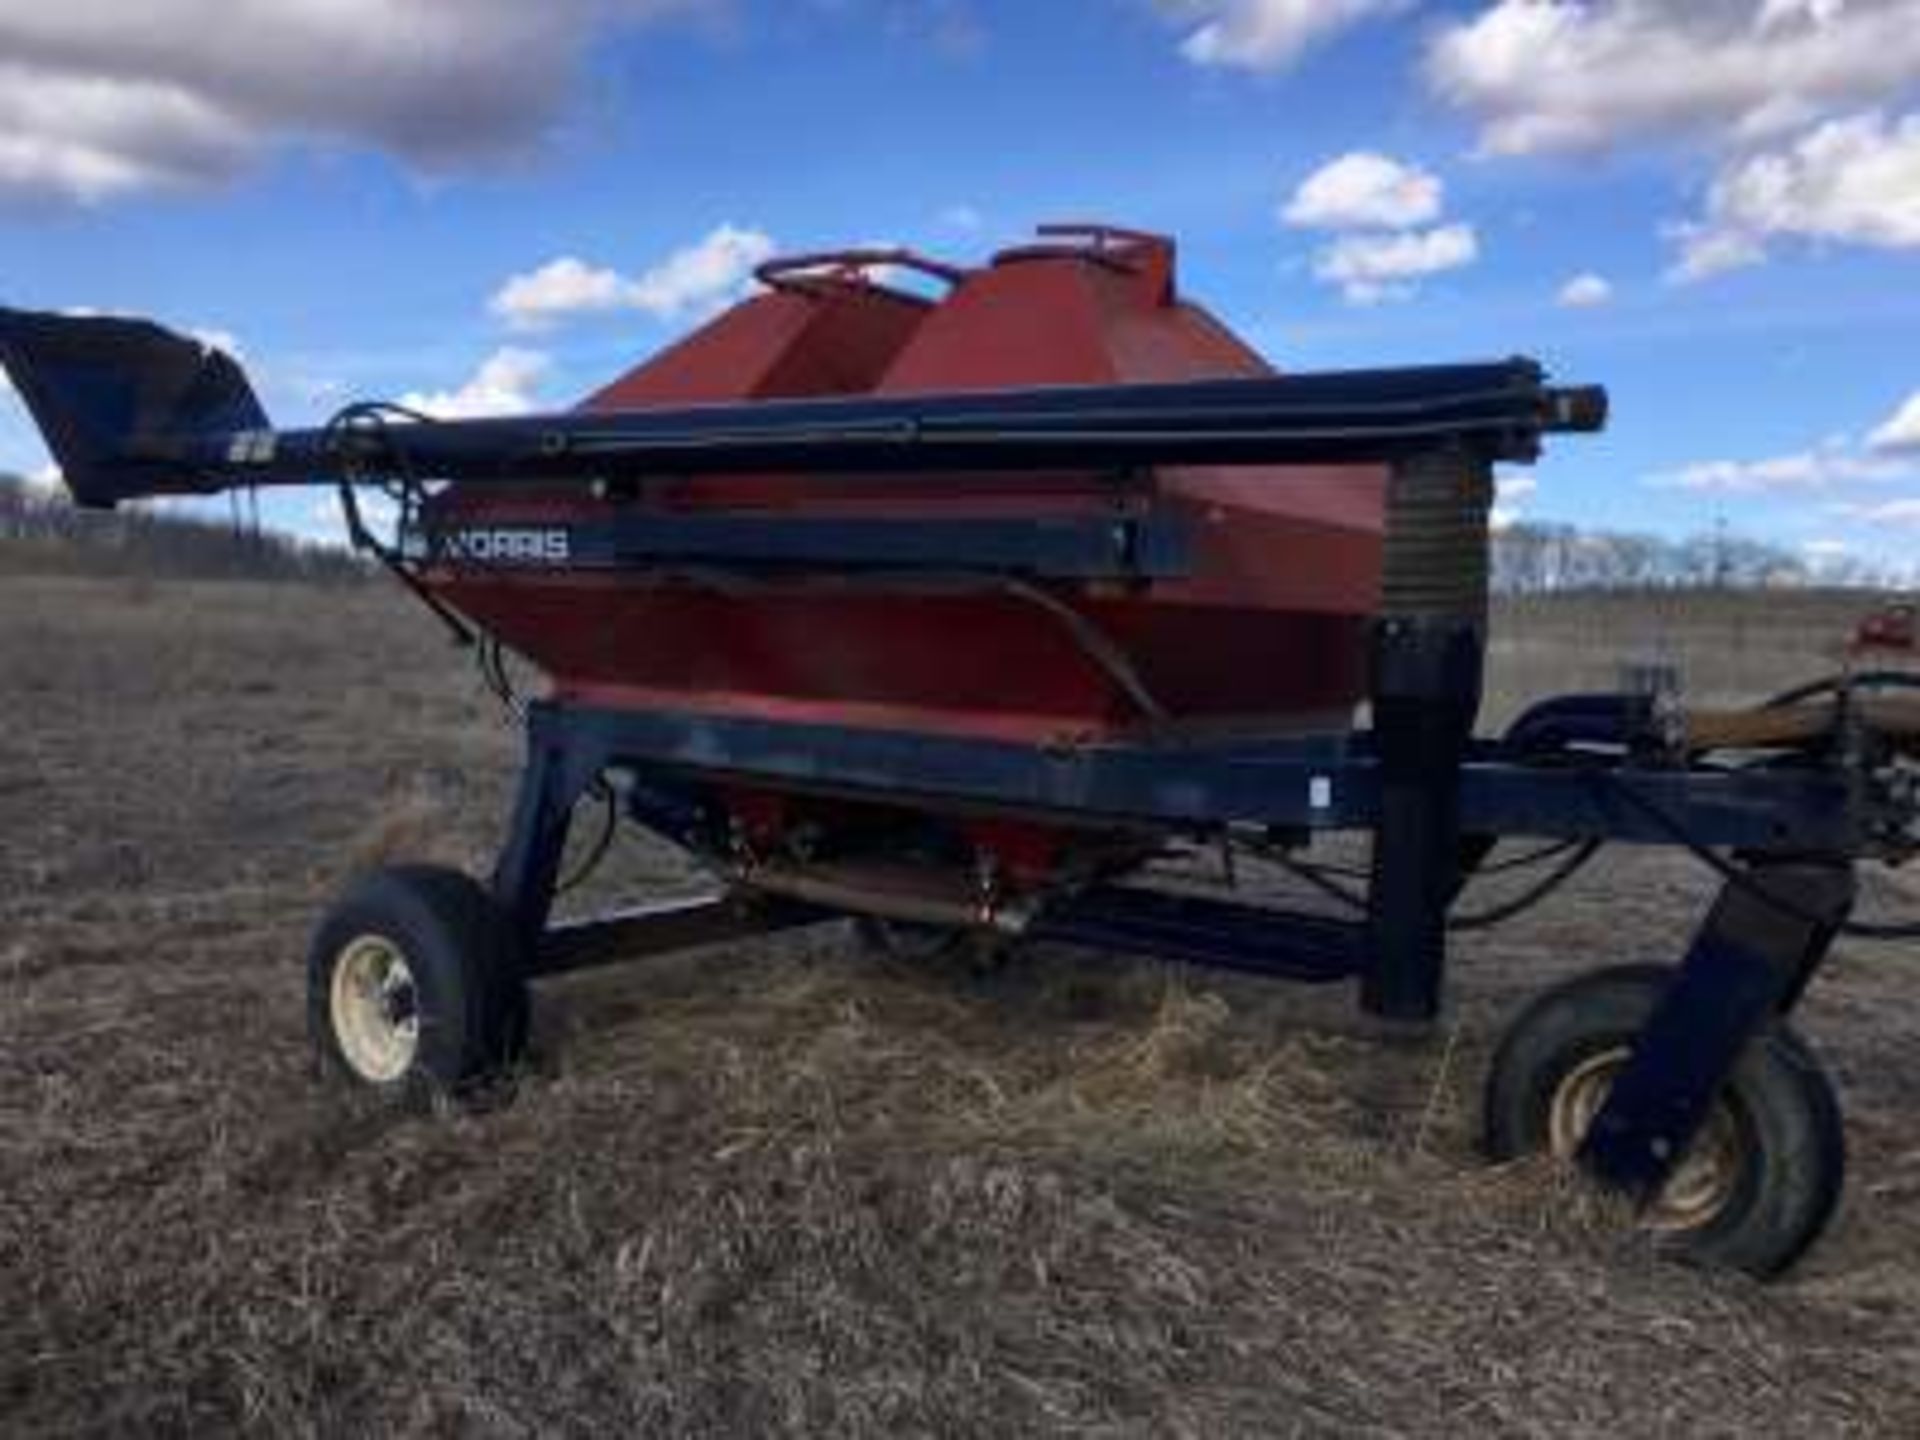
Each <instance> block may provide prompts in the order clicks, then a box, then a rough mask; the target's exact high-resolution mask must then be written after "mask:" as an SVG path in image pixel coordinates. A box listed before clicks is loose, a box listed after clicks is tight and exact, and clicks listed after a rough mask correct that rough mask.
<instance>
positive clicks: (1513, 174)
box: [0, 0, 1920, 565]
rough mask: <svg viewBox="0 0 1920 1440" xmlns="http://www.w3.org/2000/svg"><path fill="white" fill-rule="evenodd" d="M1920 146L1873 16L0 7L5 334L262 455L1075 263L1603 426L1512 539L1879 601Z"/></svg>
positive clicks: (1899, 6) (558, 6)
mask: <svg viewBox="0 0 1920 1440" xmlns="http://www.w3.org/2000/svg"><path fill="white" fill-rule="evenodd" d="M208 35H216V36H218V37H219V43H218V44H216V45H213V46H207V45H203V44H201V43H199V40H200V37H204V36H208ZM1917 104H1920V3H1916V0H1692V3H1687V4H1678V3H1660V0H1587V3H1579V0H1501V3H1491V4H1490V3H1440V0H1427V3H1418V0H1049V3H1046V4H1038V3H1032V0H1029V3H1025V4H1020V3H1013V0H784V3H775V0H554V3H551V4H546V5H540V6H533V5H525V4H521V3H519V0H466V3H463V4H462V5H459V6H455V5H448V4H444V3H435V0H277V3H275V4H270V5H269V4H260V5H235V4H231V3H224V0H89V3H84V4H74V5H69V6H65V7H48V6H46V5H45V4H44V3H43V0H0V277H4V278H3V279H0V300H4V301H5V302H6V303H10V304H15V305H27V306H44V307H49V308H62V307H91V308H97V309H104V310H125V311H132V312H139V313H143V314H151V315H154V316H156V317H158V318H161V319H163V320H166V321H168V322H170V323H173V324H176V325H179V326H181V327H187V328H193V329H197V330H200V331H202V332H208V333H213V334H217V335H221V336H225V337H230V339H231V341H232V342H233V343H235V344H237V345H238V347H239V349H240V350H241V352H242V354H243V357H244V359H245V360H246V362H247V363H248V365H249V366H250V367H251V368H252V369H253V370H254V371H255V373H256V375H257V377H258V379H259V381H260V384H261V388H262V389H263V391H264V392H265V395H266V398H267V400H268V405H269V408H270V409H271V410H272V411H273V412H274V414H275V417H276V419H277V420H279V421H280V422H281V423H287V424H291V423H300V422H309V421H315V420H317V419H320V418H323V417H324V415H325V414H326V413H327V412H328V411H329V410H331V409H332V408H333V407H335V406H336V405H338V404H339V403H341V402H342V401H344V400H345V399H347V398H350V397H361V396H384V397H393V396H402V395H409V396H412V397H413V398H415V399H422V400H427V401H431V402H434V403H437V404H440V405H442V406H443V407H449V408H452V409H455V410H475V409H483V408H514V407H520V406H526V405H556V406H557V405H560V404H564V403H567V402H570V401H571V400H573V399H574V398H576V397H577V396H579V395H580V394H581V393H582V392H584V391H587V390H589V389H591V388H593V387H594V386H595V385H596V384H597V383H598V382H600V381H602V380H604V379H605V378H607V377H608V376H609V375H610V374H612V373H614V372H616V371H617V370H618V369H620V368H622V367H623V366H624V364H625V363H627V362H629V361H630V360H632V359H634V358H637V357H639V356H641V355H644V354H645V353H647V352H648V351H650V350H651V349H653V348H655V347H657V346H658V345H660V344H661V343H662V342H664V341H666V340H668V339H670V338H672V337H673V336H674V335H676V334H678V333H681V332H682V331H684V330H685V329H686V328H687V327H688V326H689V325H691V324H694V323H697V322H698V320H699V318H700V317H701V316H702V315H703V314H705V313H708V312H709V310H710V308H711V306H712V305H714V304H716V303H719V302H720V301H721V300H723V299H724V298H725V296H727V295H728V294H731V293H733V292H734V291H735V290H736V289H737V287H738V285H739V284H740V279H741V275H742V273H743V271H744V270H746V269H748V268H750V266H751V263H752V261H753V259H754V258H756V257H757V256H759V255H760V254H763V253H765V252H766V251H767V250H769V249H774V248H777V249H783V250H794V249H807V248H814V247H819V246H823V245H832V244H843V243H848V242H863V241H889V242H899V243H908V244H913V245H915V246H918V247H922V248H925V249H927V250H930V251H932V252H935V253H937V254H942V255H948V256H952V257H955V258H961V259H969V258H979V257H983V256H984V255H985V254H986V253H988V252H989V251H990V250H991V249H992V248H993V247H995V246H996V245H998V244H1001V243H1005V242H1008V241H1011V240H1015V239H1017V238H1019V237H1020V236H1021V235H1022V234H1023V233H1024V232H1025V231H1026V230H1027V229H1028V228H1029V227H1030V226H1031V225H1032V224H1033V223H1034V222H1037V221H1043V220H1049V219H1059V218H1070V219H1084V218H1099V219H1106V220H1111V221H1115V222H1118V223H1124V224H1130V225H1136V226H1143V227H1148V228H1152V229H1157V230H1163V231H1166V232H1169V233H1171V234H1174V235H1176V236H1177V237H1178V238H1179V240H1180V242H1181V245H1182V274H1183V280H1184V284H1185V287H1186V289H1187V290H1188V292H1189V293H1190V294H1192V295H1194V296H1196V297H1197V298H1200V299H1202V300H1204V301H1206V302H1207V303H1209V304H1211V305H1212V306H1213V307H1214V308H1215V309H1216V310H1218V311H1219V312H1220V313H1221V314H1222V315H1223V316H1224V317H1225V318H1226V319H1227V320H1228V321H1229V322H1230V323H1231V324H1233V325H1234V326H1235V327H1236V328H1238V329H1239V330H1240V331H1241V332H1242V333H1243V334H1245V335H1246V336H1247V337H1248V338H1249V339H1251V340H1252V341H1253V342H1254V343H1255V344H1256V345H1258V346H1259V347H1260V348H1261V349H1262V350H1263V351H1265V352H1266V353H1267V354H1268V355H1269V356H1270V358H1272V359H1273V360H1274V362H1275V363H1276V364H1278V365H1280V366H1282V367H1284V368H1295V369H1299V368H1322V367H1333V366H1346V365H1372V364H1381V363H1392V362H1402V361H1407V362H1412V361H1430V360H1449V359H1468V358H1480V357H1484V356H1489V355H1505V354H1511V353H1529V354H1536V355H1538V356H1540V357H1541V358H1543V359H1544V360H1546V361H1547V362H1548V363H1549V364H1550V365H1551V366H1552V367H1553V369H1554V370H1555V372H1556V373H1557V374H1559V375H1561V376H1563V377H1565V378H1568V379H1577V380H1599V381H1604V382H1606V383H1607V384H1608V385H1609V386H1610V387H1611V388H1612V389H1613V391H1614V394H1615V397H1616V410H1615V415H1616V418H1615V422H1614V426H1613V429H1612V432H1611V433H1610V434H1609V435H1608V436H1606V437H1604V438H1602V439H1599V440H1594V441H1587V440H1571V441H1568V442H1565V443H1563V444H1562V445H1560V446H1558V447H1557V448H1556V450H1555V452H1554V453H1553V454H1552V455H1551V456H1550V457H1549V458H1548V459H1547V461H1546V462H1545V463H1544V464H1543V465H1542V466H1541V467H1540V468H1539V469H1538V471H1537V472H1536V473H1535V474H1534V475H1533V476H1532V477H1530V483H1529V478H1528V477H1520V479H1519V483H1516V484H1512V485H1510V486H1509V490H1508V493H1507V497H1506V503H1505V509H1506V510H1507V511H1508V512H1509V513H1511V514H1514V515H1523V516H1525V517H1527V518H1533V519H1544V520H1565V521H1571V522H1575V523H1579V524H1584V525H1591V526H1598V527H1606V528H1622V529H1651V530H1656V531H1661V532H1665V533H1670V534H1679V533H1685V532H1687V531H1690V530H1697V529H1703V528H1707V527H1710V526H1712V525H1713V524H1715V523H1716V522H1717V521H1719V520H1721V519H1724V520H1725V521H1726V522H1727V523H1729V524H1730V525H1732V526H1733V527H1734V528H1736V529H1739V530H1742V531H1745V532H1747V533H1751V534H1755V535H1759V536H1762V537H1765V538H1769V539H1774V540H1777V541H1779V542H1780V543H1783V544H1786V545H1789V546H1792V547H1795V548H1801V547H1808V546H1811V547H1813V553H1816V554H1827V553H1833V552H1837V551H1838V550H1839V548H1840V547H1842V546H1844V547H1848V548H1849V549H1850V550H1851V551H1852V552H1853V553H1854V554H1856V555H1860V556H1863V557H1868V558H1873V559H1876V560H1881V561H1886V562H1892V563H1898V564H1901V565H1905V564H1906V563H1907V560H1908V555H1909V551H1910V549H1912V548H1913V546H1914V541H1915V540H1916V539H1920V354H1917V353H1916V348H1917V347H1916V346H1915V344H1914V339H1915V337H1916V336H1917V335H1920V285H1916V284H1915V281H1916V279H1920V109H1916V108H1915V107H1916V105H1917ZM1316 177H1318V178H1317V179H1316ZM567 259H570V260H572V261H573V262H575V263H573V264H571V265H563V266H559V267H556V266H555V262H556V261H562V260H567ZM516 278H517V279H518V282H519V283H518V284H514V282H515V281H516ZM1910 399H1911V400H1913V402H1914V403H1913V404H1912V406H1911V409H1908V408H1907V407H1908V405H1909V401H1910ZM45 464H46V457H45V455H44V454H43V453H42V452H41V451H40V450H39V448H38V445H37V442H36V441H35V439H34V437H33V435H32V431H31V428H30V426H29V425H28V423H27V422H26V420H25V418H24V415H23V414H22V413H21V412H20V411H19V409H18V406H17V404H15V403H14V402H13V401H12V399H11V398H10V397H6V398H0V468H13V469H20V470H24V471H28V472H34V471H38V470H40V469H41V468H42V467H44V466H45ZM271 514H272V515H273V517H274V518H275V519H276V520H277V521H278V522H279V523H281V524H284V525H287V526H291V527H294V528H299V529H303V530H312V529H313V528H314V527H315V526H316V525H318V524H320V523H321V522H320V521H319V520H318V519H317V518H316V517H317V512H316V506H315V502H314V501H313V500H312V499H311V498H308V497H292V496H289V497H279V498H277V499H276V500H275V501H274V504H273V509H272V511H271Z"/></svg>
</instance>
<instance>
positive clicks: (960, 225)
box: [939, 205, 987, 234]
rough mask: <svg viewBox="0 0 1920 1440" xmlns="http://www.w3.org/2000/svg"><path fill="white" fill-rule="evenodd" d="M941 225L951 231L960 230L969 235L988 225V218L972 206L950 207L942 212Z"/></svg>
mask: <svg viewBox="0 0 1920 1440" xmlns="http://www.w3.org/2000/svg"><path fill="white" fill-rule="evenodd" d="M939 218H940V223H941V224H942V225H944V226H945V227H946V228H947V229H949V230H960V231H963V232H965V233H967V234H972V233H973V232H975V231H977V230H979V229H981V228H982V227H984V226H985V225H986V223H987V219H986V216H984V215H982V214H981V213H980V211H979V210H978V209H977V208H975V207H974V206H972V205H949V206H947V208H946V209H944V210H942V211H941V212H940V217H939Z"/></svg>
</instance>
